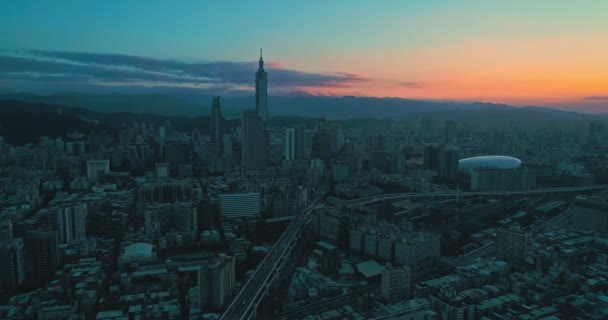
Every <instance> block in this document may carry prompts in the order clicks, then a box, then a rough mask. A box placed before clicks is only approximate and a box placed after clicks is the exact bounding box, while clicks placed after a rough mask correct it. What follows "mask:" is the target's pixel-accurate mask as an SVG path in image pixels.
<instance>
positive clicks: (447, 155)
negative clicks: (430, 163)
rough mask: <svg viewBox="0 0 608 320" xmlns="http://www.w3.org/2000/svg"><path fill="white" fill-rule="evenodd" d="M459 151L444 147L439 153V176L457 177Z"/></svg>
mask: <svg viewBox="0 0 608 320" xmlns="http://www.w3.org/2000/svg"><path fill="white" fill-rule="evenodd" d="M459 156H460V150H459V149H458V148H455V147H445V148H442V149H441V150H440V151H439V172H438V173H439V176H440V177H443V178H450V179H451V178H455V177H456V176H457V175H458V160H459Z"/></svg>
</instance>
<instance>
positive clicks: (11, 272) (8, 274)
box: [0, 238, 25, 291]
mask: <svg viewBox="0 0 608 320" xmlns="http://www.w3.org/2000/svg"><path fill="white" fill-rule="evenodd" d="M0 257H2V259H0V291H4V290H7V291H16V290H17V289H19V287H21V284H23V280H24V279H25V263H24V251H23V239H21V238H17V239H13V240H7V241H2V242H0Z"/></svg>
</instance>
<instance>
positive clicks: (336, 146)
mask: <svg viewBox="0 0 608 320" xmlns="http://www.w3.org/2000/svg"><path fill="white" fill-rule="evenodd" d="M329 147H330V150H331V153H332V154H336V153H338V152H339V151H340V149H341V148H342V132H341V127H340V124H339V123H331V124H330V125H329Z"/></svg>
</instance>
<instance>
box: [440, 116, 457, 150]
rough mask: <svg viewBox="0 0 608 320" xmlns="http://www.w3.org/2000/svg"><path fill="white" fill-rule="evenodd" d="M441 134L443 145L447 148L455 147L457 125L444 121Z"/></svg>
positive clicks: (454, 122) (453, 122)
mask: <svg viewBox="0 0 608 320" xmlns="http://www.w3.org/2000/svg"><path fill="white" fill-rule="evenodd" d="M443 133H444V139H443V143H445V144H446V145H448V146H456V145H457V144H458V124H457V123H456V121H451V120H450V121H446V122H445V128H444V132H443Z"/></svg>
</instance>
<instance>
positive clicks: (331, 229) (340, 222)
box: [319, 210, 350, 247]
mask: <svg viewBox="0 0 608 320" xmlns="http://www.w3.org/2000/svg"><path fill="white" fill-rule="evenodd" d="M348 216H349V215H348V214H347V213H344V212H340V211H337V210H324V211H323V212H321V214H320V215H319V221H320V229H319V235H320V237H321V240H323V241H327V242H330V243H333V244H336V245H338V246H341V247H347V246H348V245H349V241H350V238H349V236H348Z"/></svg>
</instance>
